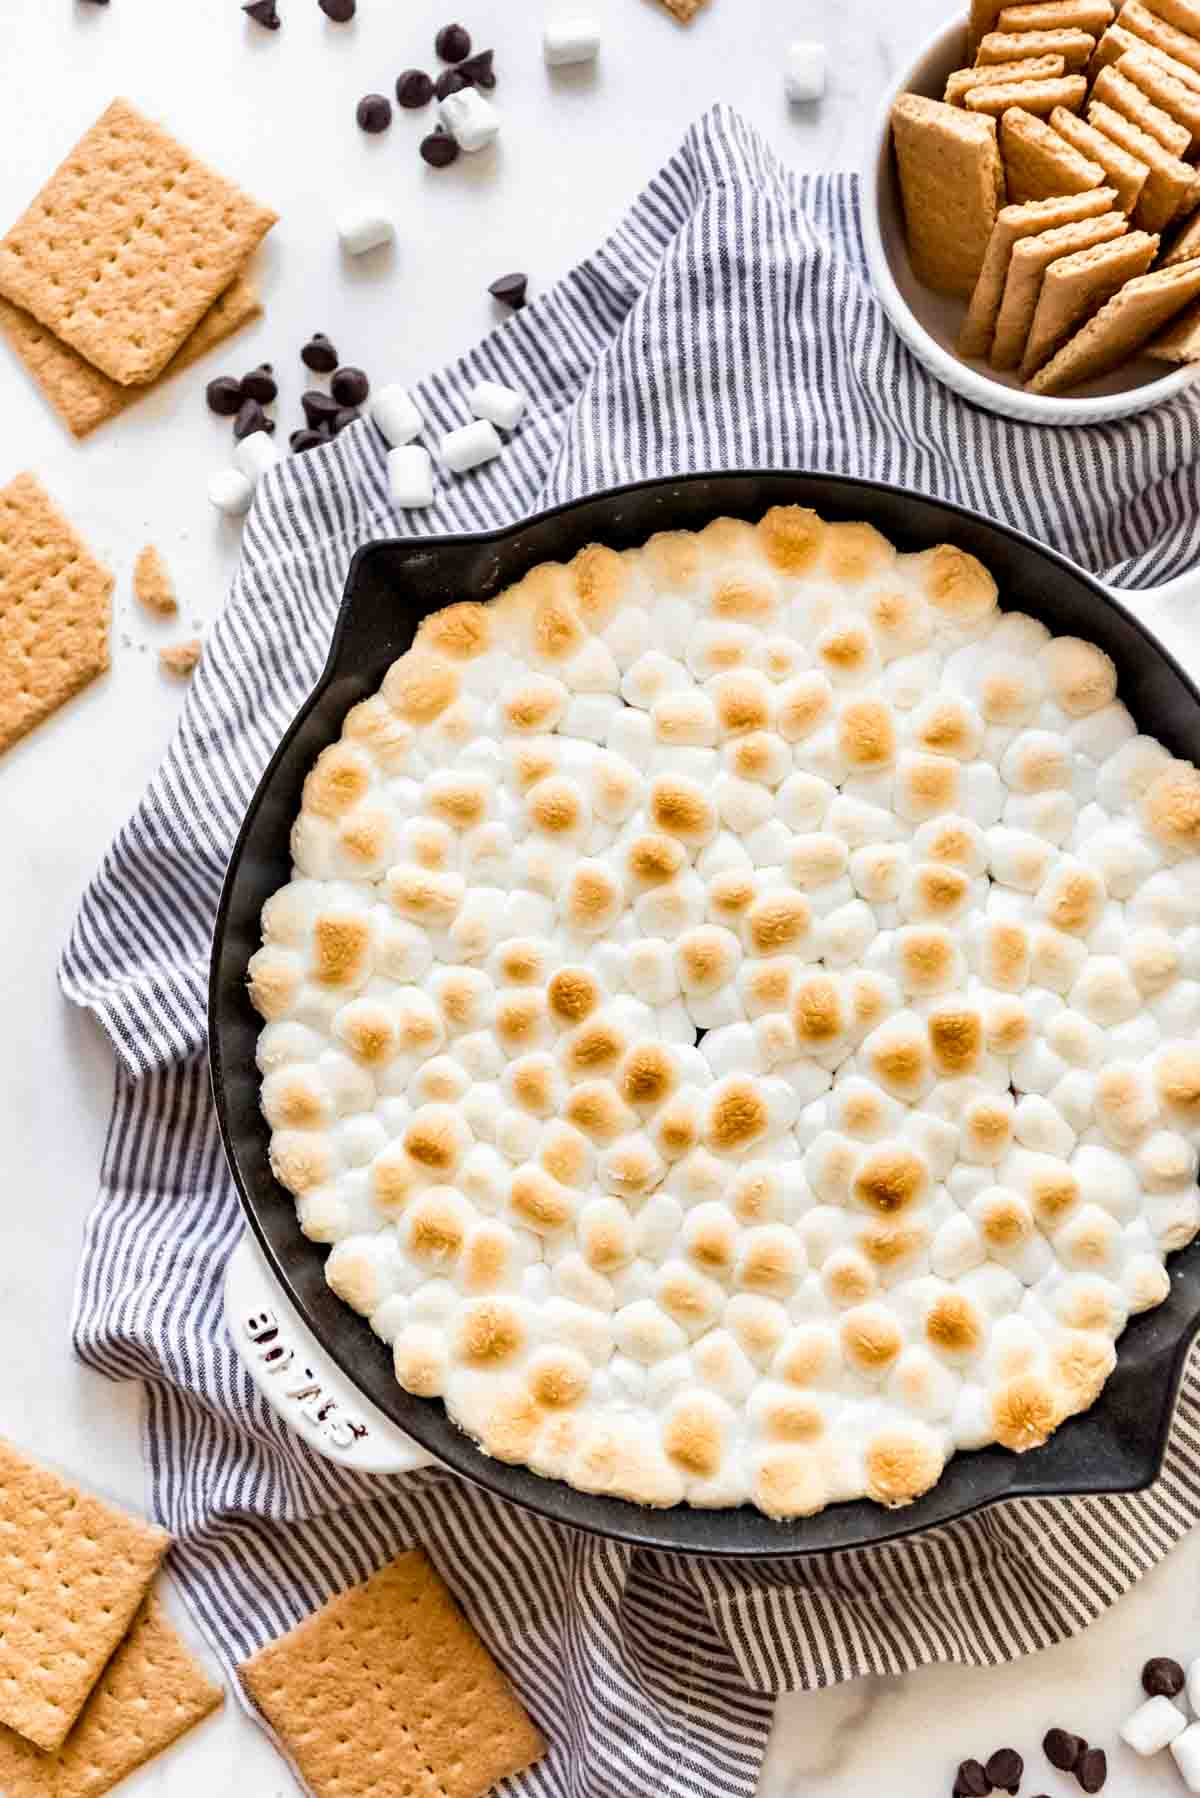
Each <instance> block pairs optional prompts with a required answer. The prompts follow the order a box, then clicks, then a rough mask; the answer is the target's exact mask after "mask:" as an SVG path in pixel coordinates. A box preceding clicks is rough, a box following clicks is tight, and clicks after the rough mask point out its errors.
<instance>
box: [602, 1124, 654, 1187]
mask: <svg viewBox="0 0 1200 1798" xmlns="http://www.w3.org/2000/svg"><path fill="white" fill-rule="evenodd" d="M665 1171H666V1169H665V1167H664V1165H663V1163H662V1161H661V1160H660V1158H659V1156H658V1153H657V1151H656V1150H655V1147H654V1144H653V1143H652V1142H651V1141H650V1140H649V1138H648V1137H645V1136H640V1135H633V1136H623V1137H621V1138H619V1140H618V1141H617V1142H615V1143H613V1144H612V1145H611V1146H610V1147H609V1148H607V1149H605V1150H604V1152H603V1154H602V1155H601V1156H600V1163H599V1168H598V1172H599V1175H600V1179H601V1182H602V1183H603V1185H604V1186H606V1187H607V1188H609V1189H610V1190H611V1191H612V1192H614V1193H616V1194H617V1195H618V1196H619V1197H621V1198H639V1197H641V1196H642V1195H643V1194H645V1193H648V1192H652V1191H653V1190H654V1188H655V1187H656V1186H657V1185H658V1183H659V1181H660V1180H661V1179H662V1177H663V1174H664V1173H665Z"/></svg>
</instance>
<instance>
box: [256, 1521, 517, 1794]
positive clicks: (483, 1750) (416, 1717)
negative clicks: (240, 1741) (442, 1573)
mask: <svg viewBox="0 0 1200 1798" xmlns="http://www.w3.org/2000/svg"><path fill="white" fill-rule="evenodd" d="M240 1673H241V1678H242V1683H243V1684H244V1686H245V1688H246V1690H247V1692H248V1693H249V1694H250V1697H251V1698H252V1699H253V1700H254V1702H255V1704H256V1705H257V1706H258V1708H259V1710H260V1711H261V1712H262V1714H263V1716H264V1717H265V1718H266V1719H267V1722H268V1723H269V1724H270V1725H271V1727H272V1728H273V1729H274V1730H275V1732H276V1734H277V1735H278V1736H279V1737H280V1739H281V1741H282V1742H283V1745H284V1747H285V1749H286V1750H287V1752H288V1754H289V1755H290V1756H291V1758H292V1760H293V1761H294V1763H295V1765H296V1767H297V1769H298V1771H299V1773H300V1776H301V1778H302V1779H303V1780H304V1781H305V1783H306V1785H307V1786H308V1787H309V1789H310V1790H311V1791H312V1792H313V1793H314V1794H315V1798H401V1795H402V1794H403V1795H404V1798H408V1795H410V1794H411V1795H412V1798H481V1794H483V1793H484V1792H487V1791H488V1790H490V1788H491V1787H492V1786H493V1785H495V1784H496V1782H497V1781H498V1780H500V1779H504V1778H507V1777H508V1776H509V1775H511V1774H514V1773H519V1772H521V1771H522V1769H524V1768H525V1767H528V1766H529V1765H530V1764H531V1763H532V1762H533V1761H535V1760H537V1759H538V1758H539V1756H540V1755H541V1754H542V1753H543V1752H544V1751H545V1743H544V1742H543V1740H542V1737H541V1735H540V1734H539V1733H538V1731H537V1730H536V1729H535V1728H534V1726H533V1724H532V1723H531V1722H530V1721H529V1718H528V1717H527V1716H526V1715H525V1712H524V1710H523V1709H522V1708H521V1705H520V1703H519V1702H518V1700H517V1698H516V1696H515V1694H514V1693H513V1691H512V1689H511V1687H510V1686H509V1684H508V1681H507V1680H506V1679H505V1677H504V1675H503V1673H502V1672H501V1671H500V1669H499V1667H497V1665H496V1663H495V1661H493V1659H492V1657H491V1655H490V1654H489V1653H488V1651H487V1649H486V1648H485V1647H484V1645H483V1643H482V1642H481V1641H480V1639H479V1637H478V1636H477V1635H476V1634H475V1631H474V1630H473V1629H472V1628H471V1626H470V1624H469V1623H468V1622H467V1620H466V1618H465V1617H464V1616H463V1614H462V1612H461V1611H460V1610H459V1608H458V1606H457V1604H456V1603H455V1602H454V1599H453V1597H452V1596H451V1594H450V1592H449V1590H448V1588H447V1587H446V1586H445V1584H444V1583H443V1581H442V1580H441V1579H440V1578H439V1576H438V1574H437V1573H436V1571H435V1570H434V1568H433V1566H432V1565H431V1563H430V1561H429V1560H428V1558H427V1557H426V1555H425V1554H424V1552H423V1551H422V1550H421V1549H415V1550H413V1552H412V1553H410V1554H403V1555H400V1556H399V1557H398V1559H397V1560H395V1561H393V1562H392V1563H391V1565H390V1566H388V1567H384V1568H382V1569H381V1570H380V1572H378V1573H374V1574H372V1575H371V1577H370V1579H368V1580H365V1581H364V1582H363V1584H362V1585H360V1586H352V1587H351V1589H350V1590H349V1591H348V1592H343V1593H342V1594H341V1595H340V1597H337V1598H332V1599H330V1601H329V1603H328V1604H326V1605H324V1606H323V1607H322V1608H321V1609H320V1610H319V1611H316V1612H315V1613H314V1614H313V1615H312V1616H311V1617H307V1618H306V1619H305V1620H304V1622H303V1623H299V1624H297V1626H296V1628H295V1629H293V1630H291V1631H289V1633H288V1634H287V1635H286V1636H281V1637H280V1638H279V1640H278V1641H276V1642H270V1643H268V1645H267V1646H266V1648H263V1649H260V1650H259V1652H258V1653H257V1654H256V1655H255V1656H254V1657H253V1658H252V1659H251V1660H249V1661H247V1662H246V1663H245V1665H244V1666H243V1667H242V1668H241V1669H240Z"/></svg>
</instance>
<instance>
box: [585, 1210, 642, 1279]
mask: <svg viewBox="0 0 1200 1798" xmlns="http://www.w3.org/2000/svg"><path fill="white" fill-rule="evenodd" d="M577 1233H578V1238H579V1246H580V1249H581V1250H582V1252H583V1256H584V1259H585V1260H586V1261H587V1264H588V1266H589V1267H590V1268H593V1269H594V1270H595V1271H596V1273H599V1274H612V1273H616V1272H617V1270H618V1268H622V1267H627V1266H628V1265H629V1263H630V1262H631V1261H632V1260H633V1258H634V1256H635V1254H636V1253H637V1238H636V1236H635V1234H634V1228H633V1219H632V1218H631V1217H630V1215H629V1212H628V1211H627V1210H626V1208H625V1206H624V1205H623V1204H622V1203H621V1201H620V1200H619V1199H614V1198H603V1199H589V1200H588V1203H587V1204H586V1205H585V1206H584V1208H583V1210H582V1211H581V1212H580V1214H579V1223H578V1226H577Z"/></svg>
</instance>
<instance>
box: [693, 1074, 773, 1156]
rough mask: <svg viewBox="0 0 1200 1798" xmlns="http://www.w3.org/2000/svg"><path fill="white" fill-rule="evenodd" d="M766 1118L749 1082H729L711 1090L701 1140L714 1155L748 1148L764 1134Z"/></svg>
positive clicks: (760, 1102)
mask: <svg viewBox="0 0 1200 1798" xmlns="http://www.w3.org/2000/svg"><path fill="white" fill-rule="evenodd" d="M769 1124H770V1117H769V1115H768V1112H767V1107H766V1105H765V1103H764V1102H763V1100H762V1098H761V1097H760V1096H759V1093H758V1090H757V1087H756V1086H755V1084H754V1082H753V1081H752V1080H741V1079H730V1080H725V1081H722V1083H721V1084H720V1086H718V1087H715V1088H714V1089H713V1093H712V1097H711V1098H710V1100H709V1107H708V1117H707V1120H706V1124H705V1131H704V1140H705V1142H706V1143H707V1144H708V1146H709V1148H710V1149H712V1150H714V1151H715V1152H716V1153H718V1154H722V1155H730V1154H734V1153H736V1152H737V1151H738V1150H740V1149H748V1148H749V1147H750V1145H751V1143H755V1142H758V1141H759V1140H760V1139H761V1138H762V1137H764V1136H765V1135H766V1133H767V1129H768V1126H769Z"/></svg>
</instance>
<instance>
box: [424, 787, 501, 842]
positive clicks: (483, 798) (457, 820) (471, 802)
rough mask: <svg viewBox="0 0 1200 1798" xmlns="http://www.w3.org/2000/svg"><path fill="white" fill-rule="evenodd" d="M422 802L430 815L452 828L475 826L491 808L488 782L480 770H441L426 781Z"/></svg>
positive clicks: (480, 822)
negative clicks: (440, 773) (465, 772)
mask: <svg viewBox="0 0 1200 1798" xmlns="http://www.w3.org/2000/svg"><path fill="white" fill-rule="evenodd" d="M425 802H426V805H427V807H428V809H429V813H430V816H431V817H434V818H437V819H438V820H440V822H441V823H443V824H448V825H449V826H450V828H451V830H474V828H475V826H476V825H477V824H482V823H483V820H484V819H485V818H486V817H487V815H488V811H489V809H490V792H489V787H488V783H487V781H486V780H484V778H483V776H482V775H480V774H442V775H435V776H434V778H433V779H432V780H431V781H429V783H428V784H427V787H426V791H425Z"/></svg>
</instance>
